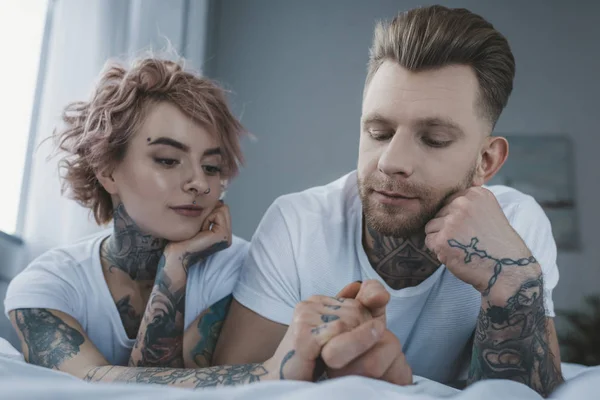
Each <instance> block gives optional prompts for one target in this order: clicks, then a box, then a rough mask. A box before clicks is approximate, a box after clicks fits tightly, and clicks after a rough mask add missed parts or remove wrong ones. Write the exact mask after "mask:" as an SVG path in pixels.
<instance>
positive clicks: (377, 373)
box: [328, 340, 401, 379]
mask: <svg viewBox="0 0 600 400" xmlns="http://www.w3.org/2000/svg"><path fill="white" fill-rule="evenodd" d="M398 347H399V346H396V345H395V343H390V342H389V341H388V342H385V341H383V340H380V341H379V342H378V343H377V344H375V345H374V346H373V347H372V348H371V349H370V350H369V351H367V352H366V353H364V354H362V355H361V356H359V357H357V358H356V359H354V360H352V361H351V362H349V363H348V364H347V365H346V366H345V367H342V368H339V369H332V370H331V371H330V373H329V374H328V376H329V377H330V378H336V377H340V376H350V375H359V376H365V377H368V378H375V379H379V378H381V377H383V376H384V375H385V374H386V372H387V371H388V370H389V369H390V368H391V367H392V366H393V364H394V362H395V361H396V358H397V357H398V353H399V352H400V353H401V350H400V349H399V348H398ZM392 372H394V371H392Z"/></svg>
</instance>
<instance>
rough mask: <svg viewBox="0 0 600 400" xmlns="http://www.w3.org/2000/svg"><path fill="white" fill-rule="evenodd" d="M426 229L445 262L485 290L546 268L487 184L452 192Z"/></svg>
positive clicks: (428, 240) (430, 242)
mask: <svg viewBox="0 0 600 400" xmlns="http://www.w3.org/2000/svg"><path fill="white" fill-rule="evenodd" d="M425 234H426V238H425V244H426V245H427V247H428V248H429V249H430V250H431V251H433V252H434V253H435V255H436V256H437V258H438V259H439V260H440V262H442V263H443V264H445V265H446V268H448V269H449V270H450V271H451V272H452V273H453V274H454V275H456V276H457V277H458V278H459V279H461V280H463V281H464V282H466V283H469V284H471V285H473V287H475V288H476V289H477V290H479V291H480V292H481V293H482V294H483V295H489V293H490V290H491V289H492V287H493V286H494V285H495V284H496V283H497V282H504V283H503V284H502V285H504V284H510V282H511V281H512V282H517V284H518V282H521V281H522V280H523V278H524V277H527V276H537V275H539V273H540V272H541V269H540V266H539V265H538V264H537V261H536V259H535V258H534V257H533V255H532V254H531V252H530V250H529V249H528V248H527V246H526V245H525V243H524V242H523V240H522V239H521V237H520V236H519V235H518V234H517V232H515V230H514V229H513V228H512V227H511V226H510V224H509V222H508V219H507V218H506V216H505V215H504V213H503V211H502V209H501V207H500V205H499V204H498V201H497V200H496V198H495V196H494V195H493V194H492V193H491V192H490V191H489V190H487V189H485V188H482V187H472V188H469V189H467V190H465V191H462V192H459V193H456V194H455V195H454V196H452V197H451V198H450V199H449V200H448V202H447V204H446V206H445V207H444V208H442V209H441V210H440V212H439V213H438V214H437V215H436V217H435V218H434V219H432V220H431V221H429V223H428V224H427V225H426V226H425ZM503 271H504V272H503ZM501 272H503V274H502V276H501V275H500V273H501ZM506 278H508V279H506ZM515 278H516V279H515Z"/></svg>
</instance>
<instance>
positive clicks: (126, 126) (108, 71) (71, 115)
mask: <svg viewBox="0 0 600 400" xmlns="http://www.w3.org/2000/svg"><path fill="white" fill-rule="evenodd" d="M163 101H164V102H169V103H171V104H173V105H175V106H177V107H178V108H179V109H180V110H181V111H182V112H183V113H184V114H186V115H187V116H188V117H189V118H191V119H192V120H193V121H194V122H196V123H198V124H200V125H202V126H203V127H205V128H206V129H208V130H209V132H211V133H213V134H215V135H217V137H218V139H219V140H220V143H221V147H222V151H223V172H222V176H223V177H224V178H225V179H231V178H233V177H235V175H236V174H237V173H238V170H239V165H241V164H243V155H242V151H241V148H240V138H241V136H242V135H243V134H244V133H245V130H244V128H243V126H242V125H241V123H240V122H239V121H238V119H237V118H236V117H234V115H233V114H232V113H231V111H230V109H229V107H228V105H227V101H226V98H225V92H224V90H223V89H222V88H220V87H219V86H218V85H217V84H216V83H214V82H213V81H211V80H209V79H206V78H203V77H200V76H198V75H196V74H194V73H191V72H188V71H185V70H184V67H183V65H182V63H177V62H173V61H167V60H161V59H157V58H144V59H140V60H137V61H135V62H134V63H133V64H132V65H131V66H130V67H129V68H126V67H124V66H122V65H120V64H117V63H112V62H111V63H108V64H107V65H106V67H105V68H104V70H103V72H102V73H101V75H100V79H99V81H98V83H97V85H96V87H95V89H94V91H93V93H92V96H91V99H90V100H89V101H87V102H85V101H78V102H74V103H71V104H69V105H67V107H66V108H65V109H64V112H63V115H62V119H63V121H64V123H65V124H66V127H65V128H64V129H62V130H56V131H55V132H54V138H55V140H56V141H57V147H58V149H59V150H62V151H64V152H66V153H67V154H66V155H65V156H64V157H63V158H62V159H61V160H60V163H59V166H60V168H61V169H62V170H64V174H63V175H62V179H63V191H65V190H67V189H70V192H71V193H70V194H71V197H72V198H73V199H74V200H76V201H77V202H78V203H79V204H81V205H83V206H84V207H87V208H89V209H91V210H92V212H93V214H94V218H95V219H96V222H97V223H99V224H105V223H107V222H109V221H110V220H111V219H112V215H113V204H112V200H111V196H110V194H109V193H108V192H107V191H106V190H105V189H104V188H103V187H102V185H101V184H100V182H99V181H98V179H97V178H96V173H98V172H103V171H107V170H108V171H110V170H111V169H113V168H114V167H115V166H116V165H117V164H118V163H119V162H120V161H121V160H122V159H123V157H124V156H125V152H126V151H127V145H128V143H129V141H130V139H131V137H132V136H133V135H134V134H135V133H136V132H137V130H138V129H139V127H140V126H141V124H142V122H143V121H144V118H145V115H146V112H147V110H148V109H149V108H150V107H149V106H151V105H153V104H156V103H159V102H163Z"/></svg>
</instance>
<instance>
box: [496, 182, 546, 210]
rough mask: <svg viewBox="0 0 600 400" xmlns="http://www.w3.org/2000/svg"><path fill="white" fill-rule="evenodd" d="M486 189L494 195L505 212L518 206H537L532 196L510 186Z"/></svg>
mask: <svg viewBox="0 0 600 400" xmlns="http://www.w3.org/2000/svg"><path fill="white" fill-rule="evenodd" d="M486 189H488V190H489V191H490V192H492V193H493V194H494V196H495V197H496V200H498V203H499V204H500V207H502V209H503V210H504V209H506V208H512V207H516V206H530V205H532V204H537V202H536V201H535V199H534V198H533V197H532V196H531V195H528V194H526V193H523V192H521V191H520V190H517V189H515V188H512V187H509V186H504V185H491V186H486Z"/></svg>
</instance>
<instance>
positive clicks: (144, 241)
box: [101, 203, 167, 281]
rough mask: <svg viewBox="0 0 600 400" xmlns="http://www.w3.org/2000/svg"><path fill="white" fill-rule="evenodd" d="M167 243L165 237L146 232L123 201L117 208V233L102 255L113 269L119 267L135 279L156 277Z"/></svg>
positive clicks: (115, 228) (115, 217)
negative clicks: (128, 211)
mask: <svg viewBox="0 0 600 400" xmlns="http://www.w3.org/2000/svg"><path fill="white" fill-rule="evenodd" d="M166 245H167V241H166V240H165V239H160V238H157V237H154V236H152V235H148V234H146V233H143V232H142V231H141V230H140V228H139V227H138V226H137V225H136V223H135V222H134V221H133V220H132V219H131V217H130V216H129V214H127V211H125V207H124V206H123V204H122V203H121V204H119V205H118V206H117V207H116V208H115V210H114V213H113V233H112V235H110V237H109V238H108V240H106V242H105V244H104V246H103V249H102V252H101V256H102V257H103V258H104V259H105V260H106V261H107V262H108V269H109V271H112V270H113V269H114V268H116V269H119V270H121V271H123V272H124V273H126V274H127V275H129V277H130V278H131V279H132V280H134V281H148V280H154V278H155V277H156V268H157V266H158V261H159V260H160V258H161V256H162V253H163V251H164V249H165V246H166Z"/></svg>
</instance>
